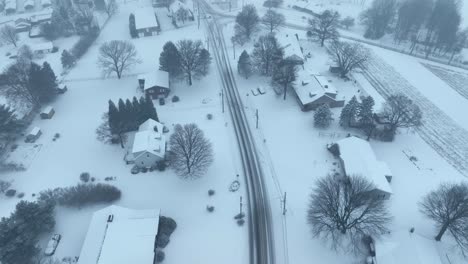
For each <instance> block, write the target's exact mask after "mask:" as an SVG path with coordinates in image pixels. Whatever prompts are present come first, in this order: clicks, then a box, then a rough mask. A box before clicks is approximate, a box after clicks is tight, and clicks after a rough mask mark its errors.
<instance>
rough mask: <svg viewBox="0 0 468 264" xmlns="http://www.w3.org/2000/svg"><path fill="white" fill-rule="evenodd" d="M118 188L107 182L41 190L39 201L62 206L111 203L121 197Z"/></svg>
mask: <svg viewBox="0 0 468 264" xmlns="http://www.w3.org/2000/svg"><path fill="white" fill-rule="evenodd" d="M121 195H122V194H121V192H120V190H119V189H118V188H117V187H115V186H113V185H109V184H101V183H98V184H94V183H92V184H83V183H80V184H78V185H76V186H72V187H67V188H57V189H54V190H46V191H42V192H41V193H40V194H39V198H38V200H39V201H44V202H49V203H57V204H59V205H62V206H69V207H81V206H84V205H88V204H95V203H111V202H114V201H116V200H118V199H120V197H121Z"/></svg>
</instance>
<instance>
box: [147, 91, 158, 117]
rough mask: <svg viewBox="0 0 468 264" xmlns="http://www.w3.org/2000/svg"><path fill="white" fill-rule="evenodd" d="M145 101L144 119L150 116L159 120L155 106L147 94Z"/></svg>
mask: <svg viewBox="0 0 468 264" xmlns="http://www.w3.org/2000/svg"><path fill="white" fill-rule="evenodd" d="M145 101H146V104H145V114H146V117H147V118H146V119H148V118H151V119H153V120H155V121H158V122H159V118H158V113H157V112H156V108H155V107H154V104H153V100H151V98H150V97H149V96H147V97H146V100H145Z"/></svg>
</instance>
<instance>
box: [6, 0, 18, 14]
mask: <svg viewBox="0 0 468 264" xmlns="http://www.w3.org/2000/svg"><path fill="white" fill-rule="evenodd" d="M14 13H16V0H5V14H6V15H11V14H14Z"/></svg>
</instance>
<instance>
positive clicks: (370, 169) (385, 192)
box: [335, 136, 392, 199]
mask: <svg viewBox="0 0 468 264" xmlns="http://www.w3.org/2000/svg"><path fill="white" fill-rule="evenodd" d="M335 144H336V145H337V146H338V150H339V156H338V158H339V159H340V162H341V167H342V168H343V172H344V174H345V175H346V176H348V177H350V176H362V177H365V178H366V179H368V180H369V181H370V182H373V183H374V185H375V188H376V189H375V190H374V192H375V194H376V195H381V196H382V197H383V198H386V199H388V198H390V196H391V194H392V188H391V187H390V182H391V180H392V173H391V171H390V169H389V168H388V166H387V164H386V163H384V162H382V161H379V160H377V158H376V157H375V154H374V151H373V150H372V147H371V146H370V144H369V142H367V141H366V140H363V139H360V138H358V137H354V136H352V137H347V138H345V139H342V140H339V141H337V142H336V143H335Z"/></svg>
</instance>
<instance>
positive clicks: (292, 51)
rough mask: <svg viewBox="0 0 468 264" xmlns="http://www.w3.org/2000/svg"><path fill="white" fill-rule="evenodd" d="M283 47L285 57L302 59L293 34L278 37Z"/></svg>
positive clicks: (299, 47) (298, 45) (300, 50)
mask: <svg viewBox="0 0 468 264" xmlns="http://www.w3.org/2000/svg"><path fill="white" fill-rule="evenodd" d="M278 40H279V41H280V43H281V45H282V47H283V49H284V57H285V58H289V57H291V58H293V59H295V60H302V61H303V60H304V55H303V54H302V49H301V45H300V44H299V40H298V39H297V37H296V35H295V34H285V35H283V36H280V37H279V38H278Z"/></svg>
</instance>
